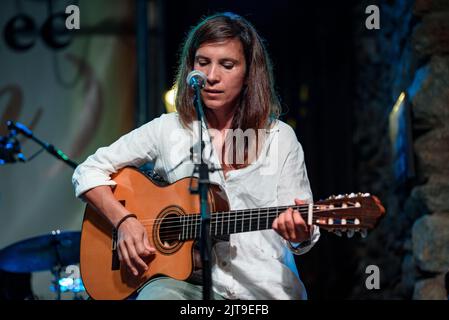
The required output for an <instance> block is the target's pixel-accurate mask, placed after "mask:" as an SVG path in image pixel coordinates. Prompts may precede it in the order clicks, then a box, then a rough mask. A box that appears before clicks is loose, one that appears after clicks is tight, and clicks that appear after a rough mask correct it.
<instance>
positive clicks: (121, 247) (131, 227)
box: [117, 218, 156, 276]
mask: <svg viewBox="0 0 449 320" xmlns="http://www.w3.org/2000/svg"><path fill="white" fill-rule="evenodd" d="M117 248H118V256H119V259H120V264H121V266H123V265H125V266H126V267H127V269H128V271H130V272H131V274H133V275H134V276H139V275H141V274H143V273H144V272H145V271H147V270H148V265H147V263H146V262H145V260H147V261H148V260H149V258H151V256H153V255H154V254H155V253H156V249H155V248H153V247H152V246H151V245H150V242H149V241H148V235H147V231H146V229H145V227H144V226H143V225H142V224H141V223H140V222H139V220H137V219H135V218H132V219H126V220H125V221H123V223H122V224H121V225H120V227H119V229H118V238H117Z"/></svg>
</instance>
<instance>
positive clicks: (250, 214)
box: [248, 209, 252, 231]
mask: <svg viewBox="0 0 449 320" xmlns="http://www.w3.org/2000/svg"><path fill="white" fill-rule="evenodd" d="M251 216H252V210H251V209H249V226H248V231H251Z"/></svg>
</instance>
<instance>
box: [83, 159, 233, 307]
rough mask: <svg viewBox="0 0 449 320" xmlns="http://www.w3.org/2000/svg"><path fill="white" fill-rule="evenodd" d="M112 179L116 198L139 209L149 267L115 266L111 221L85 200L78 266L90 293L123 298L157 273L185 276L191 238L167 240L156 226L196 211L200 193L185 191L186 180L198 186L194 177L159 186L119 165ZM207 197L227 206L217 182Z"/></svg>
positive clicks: (214, 206) (215, 206)
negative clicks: (139, 271)
mask: <svg viewBox="0 0 449 320" xmlns="http://www.w3.org/2000/svg"><path fill="white" fill-rule="evenodd" d="M112 179H113V180H114V181H115V182H116V183H117V186H116V187H115V188H114V190H113V193H114V196H115V198H116V199H117V200H118V201H120V202H121V203H122V204H123V205H124V206H125V207H126V208H127V209H128V210H129V211H130V212H132V213H134V214H136V215H137V218H138V220H139V221H140V222H141V223H142V224H143V225H144V226H145V228H146V230H147V234H148V238H149V242H150V244H151V245H152V246H153V247H155V248H156V254H155V255H153V256H152V258H151V260H149V261H147V263H148V267H149V268H148V270H147V272H145V273H144V274H143V275H142V276H140V277H139V278H136V277H134V276H133V275H131V274H130V273H128V271H126V268H125V267H122V268H118V267H117V266H115V267H114V265H113V262H112V261H113V254H112V226H111V224H110V223H109V221H107V220H106V219H105V218H103V216H101V215H100V214H99V213H98V212H97V211H95V210H94V209H93V208H92V207H91V206H89V205H88V206H87V207H86V211H85V214H84V220H83V226H82V232H81V248H80V269H81V277H82V280H83V284H84V286H85V288H86V291H87V293H88V294H89V296H90V297H92V298H93V299H101V300H103V299H106V300H119V299H125V298H127V297H129V296H130V295H131V294H133V293H134V292H135V291H136V290H138V289H139V288H140V287H142V286H143V285H144V284H145V283H146V282H147V281H148V280H149V279H151V278H153V277H155V276H158V275H166V276H169V277H171V278H174V279H178V280H186V279H188V278H189V277H190V275H191V274H192V271H193V268H194V262H193V261H194V260H193V255H192V254H193V243H194V241H193V240H188V241H180V240H178V239H171V240H169V241H167V240H164V238H163V237H161V233H160V231H161V230H162V229H165V230H167V226H168V227H169V226H170V225H169V224H170V219H179V218H177V217H178V216H183V215H191V214H195V213H196V214H198V213H199V212H200V209H199V195H197V194H195V195H192V194H191V193H190V191H189V184H190V182H191V181H193V187H196V186H197V185H196V184H197V179H195V178H194V179H193V180H191V179H190V178H184V179H181V180H179V181H177V182H175V183H173V184H169V185H166V186H161V185H157V184H156V183H155V182H153V181H152V180H151V179H150V178H148V177H147V176H145V175H144V174H142V173H141V172H140V171H138V170H136V169H133V168H124V169H122V170H121V171H119V172H118V173H117V174H115V175H114V176H113V177H112ZM208 198H209V199H208V201H209V209H210V211H211V212H216V211H227V210H229V205H228V200H227V197H226V194H225V192H224V190H222V189H221V188H220V187H219V186H218V185H215V184H213V185H211V187H210V188H209V196H208ZM156 219H157V220H156ZM164 223H165V225H164ZM161 226H162V229H161Z"/></svg>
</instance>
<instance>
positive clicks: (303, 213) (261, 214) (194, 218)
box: [139, 208, 348, 228]
mask: <svg viewBox="0 0 449 320" xmlns="http://www.w3.org/2000/svg"><path fill="white" fill-rule="evenodd" d="M343 209H348V208H333V209H332V210H333V211H337V210H343ZM323 211H328V210H322V209H317V210H312V213H313V214H315V213H318V212H323ZM299 212H300V214H301V217H302V218H305V217H307V215H308V210H299ZM234 213H235V211H227V212H226V211H223V212H215V213H213V214H212V216H211V221H212V220H215V221H218V219H220V217H221V218H223V217H226V215H228V219H229V217H232V221H235V220H236V219H235V217H236V218H237V221H239V220H241V219H239V218H241V217H243V219H247V220H250V219H255V220H256V219H257V217H258V216H259V217H262V218H265V217H266V216H265V215H271V214H275V215H279V214H280V213H282V211H281V212H279V210H277V209H271V210H267V211H266V212H259V214H256V215H255V216H253V215H252V214H248V213H247V212H246V211H242V212H241V213H242V214H240V215H239V214H234ZM231 214H232V215H231ZM182 218H185V220H189V221H183V222H181V220H182ZM165 220H170V221H169V222H166V221H165ZM139 221H140V222H141V223H142V224H143V225H146V226H152V225H155V224H156V221H157V222H159V221H164V222H163V225H164V227H165V226H167V225H173V224H174V225H175V226H174V227H178V226H179V225H180V224H183V225H184V226H188V225H189V224H192V225H195V223H196V222H198V221H201V216H200V215H199V214H188V215H182V216H176V217H173V218H170V217H167V218H165V219H164V218H158V219H142V220H139ZM145 221H155V222H150V223H145ZM185 222H187V224H186V223H185ZM161 228H162V227H161ZM165 228H170V227H165Z"/></svg>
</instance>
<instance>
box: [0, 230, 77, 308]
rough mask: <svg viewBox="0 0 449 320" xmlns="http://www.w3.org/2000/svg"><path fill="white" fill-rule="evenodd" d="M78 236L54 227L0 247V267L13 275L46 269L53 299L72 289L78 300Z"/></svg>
mask: <svg viewBox="0 0 449 320" xmlns="http://www.w3.org/2000/svg"><path fill="white" fill-rule="evenodd" d="M80 237H81V233H80V232H77V231H66V232H61V231H60V230H55V231H52V232H51V233H50V234H46V235H41V236H37V237H33V238H29V239H25V240H22V241H19V242H17V243H14V244H12V245H10V246H8V247H6V248H3V249H2V250H0V270H2V271H5V272H7V273H14V274H16V273H17V274H26V273H32V272H38V271H48V270H49V271H51V273H52V275H53V281H52V285H51V288H52V291H54V292H55V293H56V299H57V300H61V294H62V293H64V292H72V293H73V297H74V299H79V298H80V297H81V295H80V293H81V292H83V291H85V290H84V286H83V284H82V281H81V278H80V273H79V268H78V263H79V256H80ZM63 274H64V276H63Z"/></svg>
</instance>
